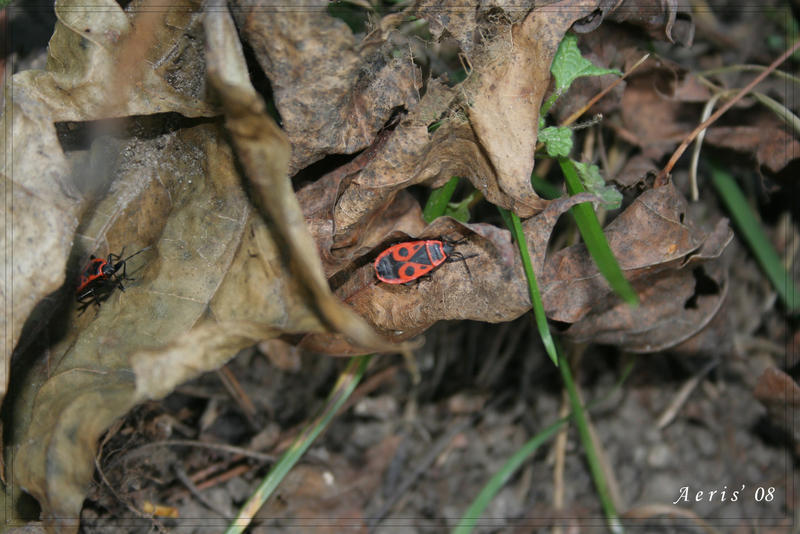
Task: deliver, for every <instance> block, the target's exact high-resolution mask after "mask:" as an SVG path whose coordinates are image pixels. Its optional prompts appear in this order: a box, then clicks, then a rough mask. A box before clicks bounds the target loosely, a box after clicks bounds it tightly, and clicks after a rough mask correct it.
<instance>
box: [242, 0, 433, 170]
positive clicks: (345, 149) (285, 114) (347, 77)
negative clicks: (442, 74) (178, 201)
mask: <svg viewBox="0 0 800 534" xmlns="http://www.w3.org/2000/svg"><path fill="white" fill-rule="evenodd" d="M233 4H234V6H235V8H234V15H235V17H236V22H237V24H238V25H239V27H240V28H241V31H242V36H243V38H244V40H245V41H246V42H248V43H249V44H250V46H252V47H253V51H254V52H255V55H256V58H257V59H258V62H259V64H260V65H261V67H262V68H263V69H264V72H265V73H266V75H267V77H268V78H269V80H270V84H271V87H272V94H273V97H274V99H275V105H276V107H277V109H278V112H279V113H280V116H281V121H282V124H281V125H282V127H283V129H284V131H285V132H286V135H287V136H288V138H289V142H290V143H291V145H292V158H291V160H289V174H290V175H293V174H294V173H296V172H297V171H298V170H299V169H301V168H303V167H305V166H307V165H309V164H311V163H313V162H315V161H317V160H319V159H321V158H322V157H324V156H326V155H327V154H352V153H353V152H356V151H358V150H361V149H362V148H364V147H366V146H368V145H369V144H370V143H372V141H373V140H374V139H375V135H376V134H377V132H378V130H379V129H380V128H381V127H382V126H383V125H384V124H385V123H386V122H387V120H388V119H389V117H390V116H391V114H392V113H393V112H394V110H395V109H397V108H401V107H403V108H409V107H411V106H412V105H413V104H414V103H415V102H416V101H417V100H419V93H418V89H419V88H420V87H421V83H422V76H421V73H420V72H419V70H418V68H417V67H416V66H415V65H414V63H413V62H412V60H411V57H410V54H409V53H408V50H402V49H396V47H395V45H393V44H392V43H390V42H388V41H386V39H385V38H384V36H383V35H382V34H381V32H374V33H371V34H370V35H369V36H367V37H365V39H364V40H362V41H361V42H358V41H357V40H356V38H355V37H354V36H353V33H352V32H351V31H350V29H349V28H348V27H347V25H346V24H345V23H344V22H343V21H341V20H339V19H336V18H333V17H331V16H330V15H328V13H327V10H326V5H325V4H324V3H323V4H321V3H320V2H318V1H309V0H305V1H302V2H295V3H294V5H292V6H291V7H289V6H287V5H286V2H283V1H278V0H276V1H273V0H270V1H267V2H258V3H255V4H251V3H249V2H243V1H242V2H239V1H237V2H233ZM395 52H399V55H398V57H395V55H396V54H395Z"/></svg>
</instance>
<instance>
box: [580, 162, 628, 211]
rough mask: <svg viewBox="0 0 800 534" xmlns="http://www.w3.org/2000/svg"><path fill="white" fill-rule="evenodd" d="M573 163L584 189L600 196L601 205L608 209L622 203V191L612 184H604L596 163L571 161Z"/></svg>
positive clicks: (612, 208)
mask: <svg viewBox="0 0 800 534" xmlns="http://www.w3.org/2000/svg"><path fill="white" fill-rule="evenodd" d="M572 163H573V165H575V168H576V169H577V170H578V175H579V176H580V178H581V181H582V182H583V186H584V187H585V188H586V190H587V191H588V192H590V193H592V194H594V195H597V196H598V197H600V201H601V202H602V204H603V207H604V208H606V209H609V210H615V209H617V208H618V207H620V205H621V204H622V193H620V192H619V191H617V188H616V187H614V186H613V185H606V182H605V180H603V176H602V175H601V174H600V168H599V167H598V166H597V165H591V164H588V163H581V162H579V161H573V162H572Z"/></svg>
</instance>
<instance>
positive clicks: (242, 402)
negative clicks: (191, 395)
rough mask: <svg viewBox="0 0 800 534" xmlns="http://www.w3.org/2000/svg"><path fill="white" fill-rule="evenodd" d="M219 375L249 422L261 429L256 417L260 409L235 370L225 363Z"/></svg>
mask: <svg viewBox="0 0 800 534" xmlns="http://www.w3.org/2000/svg"><path fill="white" fill-rule="evenodd" d="M217 375H218V376H219V378H220V380H221V381H222V385H223V386H225V389H226V390H227V391H228V394H229V395H230V396H231V397H233V400H234V402H236V405H237V406H239V409H240V410H241V411H242V413H243V414H244V416H245V418H247V422H248V424H249V425H250V426H251V427H252V428H253V430H256V431H258V430H260V428H259V425H258V421H257V419H256V414H257V413H258V411H257V410H256V407H255V406H254V405H253V401H252V400H250V397H249V396H248V395H247V393H246V392H245V390H244V389H243V388H242V385H241V384H240V383H239V381H238V380H237V379H236V376H235V375H234V374H233V372H232V371H231V370H230V369H229V368H228V366H227V365H224V366H223V367H222V368H221V369H219V370H218V371H217Z"/></svg>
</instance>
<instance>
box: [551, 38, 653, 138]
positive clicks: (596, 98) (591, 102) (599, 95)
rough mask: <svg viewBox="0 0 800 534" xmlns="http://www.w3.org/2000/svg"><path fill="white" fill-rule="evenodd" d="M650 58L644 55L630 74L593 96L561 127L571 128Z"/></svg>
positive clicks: (631, 69)
mask: <svg viewBox="0 0 800 534" xmlns="http://www.w3.org/2000/svg"><path fill="white" fill-rule="evenodd" d="M649 57H650V54H645V55H643V56H642V57H641V59H639V61H637V62H636V63H634V64H633V66H632V67H631V68H630V69H628V72H626V73H625V74H623V75H622V76H620V77H619V78H617V79H616V80H614V83H612V84H611V85H609V86H608V87H606V88H605V89H603V90H602V91H600V92H599V93H597V94H596V95H594V96H593V97H592V98H591V99H590V100H589V101H588V102H587V103H586V104H585V105H584V106H583V107H582V108H580V109H578V110H576V111H575V112H574V113H573V114H572V115H570V116H569V117H567V118H566V119H565V120H564V122H562V123H561V126H569V125H570V124H572V123H573V122H575V121H576V120H578V118H579V117H581V115H583V114H584V113H586V112H587V111H588V110H589V108H591V107H592V106H594V105H595V104H596V103H597V102H599V101H600V99H601V98H603V97H604V96H606V95H607V94H608V93H609V92H610V91H611V90H612V89H614V88H615V87H616V86H618V85H619V84H621V83H622V80H624V79H625V78H627V77H628V76H630V75H631V73H632V72H633V71H635V70H636V69H638V68H639V67H640V66H641V65H642V63H644V62H645V60H646V59H647V58H649Z"/></svg>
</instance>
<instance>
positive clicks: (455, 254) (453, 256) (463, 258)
mask: <svg viewBox="0 0 800 534" xmlns="http://www.w3.org/2000/svg"><path fill="white" fill-rule="evenodd" d="M477 255H478V254H469V255H467V256H464V255H463V254H462V253H460V252H453V253H452V254H450V257H449V258H448V261H463V262H464V269H466V270H467V276H469V279H470V281H471V280H472V273H471V272H470V270H469V265H467V260H468V259H470V258H474V257H475V256H477Z"/></svg>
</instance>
